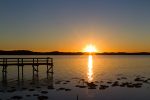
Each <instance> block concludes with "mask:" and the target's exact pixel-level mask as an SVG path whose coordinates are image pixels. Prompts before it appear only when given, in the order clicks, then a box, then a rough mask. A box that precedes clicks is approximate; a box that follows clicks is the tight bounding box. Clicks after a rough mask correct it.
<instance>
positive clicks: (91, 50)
mask: <svg viewBox="0 0 150 100" xmlns="http://www.w3.org/2000/svg"><path fill="white" fill-rule="evenodd" d="M84 52H88V53H94V52H97V49H96V47H95V46H94V45H92V44H89V45H87V46H86V47H85V49H84Z"/></svg>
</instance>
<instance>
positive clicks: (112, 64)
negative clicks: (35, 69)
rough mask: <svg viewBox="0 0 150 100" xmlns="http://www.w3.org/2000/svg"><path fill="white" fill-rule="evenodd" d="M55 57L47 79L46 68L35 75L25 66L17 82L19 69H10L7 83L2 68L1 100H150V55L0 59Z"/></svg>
mask: <svg viewBox="0 0 150 100" xmlns="http://www.w3.org/2000/svg"><path fill="white" fill-rule="evenodd" d="M2 57H52V58H53V59H54V74H53V75H51V74H49V75H48V77H47V74H46V66H44V65H43V66H39V73H38V74H34V75H33V73H32V66H24V77H23V79H20V80H19V81H18V80H17V79H18V76H17V75H18V74H17V67H16V66H10V67H9V66H8V73H7V80H5V82H4V80H3V78H2V72H1V70H2V68H0V79H1V80H0V81H1V83H0V99H2V100H3V99H4V100H5V99H24V100H37V99H39V100H45V99H49V100H77V98H78V100H83V99H85V100H99V99H101V100H112V99H114V100H142V99H143V100H149V98H150V95H149V92H150V74H149V73H150V62H149V61H150V56H142V55H141V56H139V55H134V56H128V55H93V56H92V55H78V56H77V55H74V56H70V55H69V56H67V55H65V56H49V55H47V56H1V58H2Z"/></svg>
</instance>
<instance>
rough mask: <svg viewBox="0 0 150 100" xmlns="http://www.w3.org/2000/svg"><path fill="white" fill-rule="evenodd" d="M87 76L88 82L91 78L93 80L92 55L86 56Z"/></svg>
mask: <svg viewBox="0 0 150 100" xmlns="http://www.w3.org/2000/svg"><path fill="white" fill-rule="evenodd" d="M87 76H88V82H92V80H93V58H92V55H89V57H88V72H87Z"/></svg>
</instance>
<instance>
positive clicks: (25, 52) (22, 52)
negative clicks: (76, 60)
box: [0, 50, 150, 55]
mask: <svg viewBox="0 0 150 100" xmlns="http://www.w3.org/2000/svg"><path fill="white" fill-rule="evenodd" d="M87 54H89V53H85V52H59V51H52V52H33V51H30V50H12V51H5V50H0V55H87ZM93 54H95V55H150V52H132V53H128V52H102V53H93Z"/></svg>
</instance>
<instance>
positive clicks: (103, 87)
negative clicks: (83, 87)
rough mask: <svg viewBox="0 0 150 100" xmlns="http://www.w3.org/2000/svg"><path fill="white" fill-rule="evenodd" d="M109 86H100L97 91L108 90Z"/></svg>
mask: <svg viewBox="0 0 150 100" xmlns="http://www.w3.org/2000/svg"><path fill="white" fill-rule="evenodd" d="M108 87H109V86H107V85H100V87H99V89H100V90H104V89H106V88H108Z"/></svg>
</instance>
